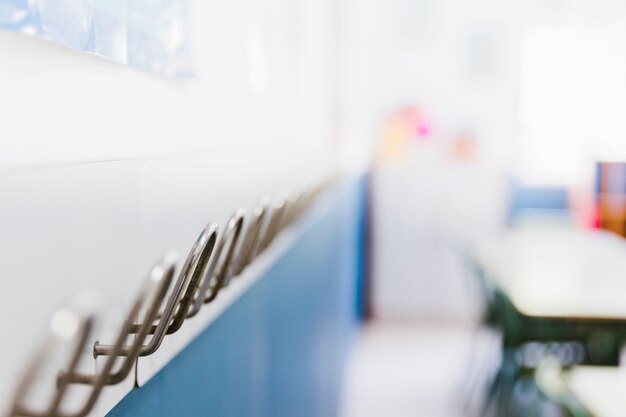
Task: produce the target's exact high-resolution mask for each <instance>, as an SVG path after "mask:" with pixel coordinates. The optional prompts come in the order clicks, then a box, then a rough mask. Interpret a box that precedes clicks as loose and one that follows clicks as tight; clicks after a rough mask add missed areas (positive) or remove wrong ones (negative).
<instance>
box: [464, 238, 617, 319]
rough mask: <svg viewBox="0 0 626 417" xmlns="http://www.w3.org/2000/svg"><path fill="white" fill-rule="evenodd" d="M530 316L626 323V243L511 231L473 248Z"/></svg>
mask: <svg viewBox="0 0 626 417" xmlns="http://www.w3.org/2000/svg"><path fill="white" fill-rule="evenodd" d="M473 249H474V250H473V256H474V258H475V260H476V261H477V262H478V264H479V265H480V266H481V268H483V269H484V271H485V272H487V276H488V277H489V279H492V280H493V282H494V283H495V284H496V285H497V286H498V287H500V288H501V289H502V290H503V291H504V292H505V293H506V294H507V296H509V298H510V299H511V301H512V302H513V304H514V305H515V307H516V308H517V309H518V310H519V311H520V312H522V313H523V314H526V315H528V316H535V317H565V318H587V319H619V320H622V319H623V320H626V240H625V239H623V238H621V237H619V236H617V235H614V234H611V233H608V232H603V231H591V230H576V229H571V228H522V229H510V230H506V231H504V232H503V233H501V234H500V235H499V236H496V237H493V238H490V239H487V240H483V241H481V242H478V243H477V244H476V245H474V246H473Z"/></svg>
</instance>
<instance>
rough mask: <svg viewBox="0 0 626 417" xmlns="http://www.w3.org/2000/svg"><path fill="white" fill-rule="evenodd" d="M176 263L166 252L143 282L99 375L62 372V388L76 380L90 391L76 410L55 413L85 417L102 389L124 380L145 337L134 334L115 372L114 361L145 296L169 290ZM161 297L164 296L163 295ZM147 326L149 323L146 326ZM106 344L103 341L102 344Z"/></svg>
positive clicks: (154, 310) (152, 309) (156, 305)
mask: <svg viewBox="0 0 626 417" xmlns="http://www.w3.org/2000/svg"><path fill="white" fill-rule="evenodd" d="M175 263H176V256H175V255H167V256H165V257H164V258H163V260H162V261H161V262H160V263H159V264H157V265H156V266H155V267H154V268H153V269H152V271H151V273H150V280H149V281H148V282H147V283H146V284H145V285H144V287H143V288H142V291H141V294H140V297H138V299H137V300H136V301H135V303H134V304H133V306H132V308H131V311H130V313H129V316H130V317H129V319H128V320H126V321H125V322H124V324H123V326H122V329H121V330H120V332H119V334H118V336H117V340H116V341H115V344H113V345H111V346H106V348H108V349H109V350H110V356H109V357H108V358H107V360H106V361H105V362H104V366H103V367H102V370H101V371H100V373H99V374H97V375H87V374H80V373H77V372H75V370H72V371H70V372H66V373H65V374H61V375H60V376H59V378H58V380H57V385H58V387H59V389H61V388H64V387H68V386H69V385H70V384H71V383H73V382H79V383H82V384H90V385H92V388H91V391H90V393H89V395H88V396H87V399H86V400H85V402H84V403H83V405H82V406H81V407H80V408H79V409H78V410H76V411H74V412H59V413H56V414H55V417H85V416H86V415H88V414H89V413H90V412H91V410H92V409H93V407H94V406H95V405H96V401H97V400H98V397H99V396H100V393H101V392H102V389H103V388H104V387H105V386H106V385H112V384H117V383H119V382H121V381H122V380H124V378H126V376H127V375H128V373H129V372H130V370H131V369H132V366H133V364H134V362H135V359H136V358H137V354H138V351H139V350H140V348H141V345H142V342H143V340H142V339H141V338H140V337H136V338H135V342H134V343H133V345H132V346H131V352H130V353H129V354H127V355H126V356H127V357H126V358H125V359H124V360H123V362H122V366H121V367H120V369H119V370H118V371H117V372H115V373H114V372H113V367H114V366H115V363H116V362H117V360H118V359H119V356H124V355H123V354H122V350H123V349H124V348H126V346H125V345H124V343H125V342H126V339H127V338H128V336H129V335H130V334H131V328H132V326H133V322H134V317H136V316H137V315H138V314H139V312H140V310H141V307H142V305H143V303H144V301H145V299H146V298H149V296H150V293H151V292H155V293H156V294H155V295H156V297H155V298H156V299H158V298H159V297H158V296H159V295H161V296H162V295H164V294H165V293H166V292H167V288H168V287H169V283H170V282H171V280H172V277H173V275H174V268H175ZM161 300H162V297H161ZM152 304H153V305H151V306H150V307H149V308H148V312H147V314H149V315H155V314H156V313H157V312H158V309H159V304H160V303H152ZM146 327H147V326H146ZM145 335H146V332H145V330H144V332H143V336H144V337H145ZM97 346H98V344H97V343H96V346H94V355H95V350H96V347H97ZM100 346H103V345H100Z"/></svg>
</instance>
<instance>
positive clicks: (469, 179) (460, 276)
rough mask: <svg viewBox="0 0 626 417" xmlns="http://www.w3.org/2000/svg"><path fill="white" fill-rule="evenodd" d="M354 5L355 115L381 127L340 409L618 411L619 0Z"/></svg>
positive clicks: (624, 150)
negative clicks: (356, 319)
mask: <svg viewBox="0 0 626 417" xmlns="http://www.w3.org/2000/svg"><path fill="white" fill-rule="evenodd" d="M342 10H343V11H344V16H343V17H344V19H343V20H342V22H343V23H344V25H343V27H342V30H343V32H344V34H345V35H344V51H345V55H344V56H343V63H344V67H343V74H344V77H343V78H342V79H343V80H344V82H343V84H342V92H343V100H344V101H343V107H342V109H343V111H344V114H345V119H343V120H344V131H343V134H345V135H346V137H345V139H346V143H347V144H350V143H355V144H356V143H358V142H359V140H362V138H363V137H370V138H372V143H374V146H373V147H372V158H371V160H372V161H373V162H372V167H373V169H372V171H371V177H370V182H369V186H370V193H371V194H370V202H371V206H370V213H369V216H370V221H371V223H370V224H371V236H370V237H371V248H370V251H371V252H370V253H371V255H372V258H371V262H370V263H369V266H370V275H369V279H370V281H369V287H368V290H369V291H368V297H367V302H368V304H367V306H368V309H367V314H368V315H369V317H370V318H371V321H370V322H368V324H367V326H366V328H365V333H364V334H363V335H362V336H361V338H360V339H359V340H360V341H359V344H358V345H357V348H356V354H355V356H354V357H353V358H352V362H351V368H350V373H349V374H348V375H349V380H348V381H349V382H348V385H347V391H346V392H347V394H346V398H347V400H346V401H347V403H346V404H347V405H346V408H345V409H344V410H345V413H346V416H350V417H352V416H355V417H356V416H370V415H371V416H375V415H385V414H386V415H395V416H410V415H432V416H462V415H495V416H531V415H532V416H544V415H545V416H557V415H559V416H560V415H562V416H579V415H594V416H604V415H606V416H609V415H620V414H621V413H623V409H624V408H623V404H620V400H619V399H618V398H619V396H620V395H621V396H622V397H623V394H624V393H626V377H625V376H624V375H626V374H624V372H623V370H622V369H621V368H620V367H619V366H618V365H619V351H620V350H621V340H623V336H624V330H625V328H624V323H625V322H624V319H625V318H626V317H624V316H623V313H624V310H623V309H622V308H621V307H620V304H621V303H622V300H623V299H624V295H625V294H626V284H625V283H626V270H624V269H623V268H624V266H626V261H625V260H626V245H624V243H625V242H624V241H623V236H625V233H626V230H625V229H624V222H625V221H626V217H625V215H626V200H625V197H626V164H625V163H624V161H626V141H625V140H624V139H625V137H626V132H625V128H624V126H625V125H624V122H623V117H624V114H626V90H625V89H626V75H625V74H626V68H625V67H624V66H625V65H626V32H624V27H625V26H624V23H625V22H626V6H625V5H624V4H623V3H622V2H619V1H604V0H602V1H597V2H596V1H594V2H589V1H558V0H557V1H546V0H532V1H517V0H509V1H489V0H478V1H471V2H464V1H454V0H433V1H429V0H395V1H387V2H382V3H381V2H376V1H359V2H356V1H346V2H344V4H343V8H342ZM356 148H357V146H356V145H354V149H356ZM486 248H487V249H486ZM494 265H495V266H494ZM598 287H604V288H598ZM588 327H590V328H591V329H589V328H588ZM564 329H565V330H564ZM598 340H602V342H598ZM595 343H600V344H602V346H603V347H597V346H596V345H595ZM594 346H596V347H594ZM603 349H605V350H606V351H610V352H611V353H606V352H605V353H606V356H603V357H602V358H601V359H600V358H598V357H594V355H596V356H598V355H600V354H599V353H598V352H596V351H601V352H604V350H603ZM572 351H575V352H578V353H577V355H578V356H577V357H576V358H575V359H572V358H571V357H570V356H571V355H573V354H572V353H571V352H572ZM528 352H531V353H528ZM564 352H565V353H564ZM524 355H530V356H533V358H532V360H530V359H527V360H526V361H525V360H524V359H523V358H524ZM543 367H545V368H547V369H546V370H545V372H544V374H547V375H548V376H547V377H546V376H545V375H544V374H542V373H541V372H540V371H539V370H540V369H543ZM546 380H547V382H546ZM620 393H621V394H620Z"/></svg>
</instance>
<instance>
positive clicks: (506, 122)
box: [341, 0, 523, 320]
mask: <svg viewBox="0 0 626 417" xmlns="http://www.w3.org/2000/svg"><path fill="white" fill-rule="evenodd" d="M522 6H523V2H521V1H517V0H506V1H501V0H476V1H471V2H468V1H463V0H391V1H385V2H379V1H375V0H366V1H361V0H359V1H356V0H344V1H343V7H342V12H343V20H342V22H344V26H343V27H342V29H343V33H344V34H345V38H344V44H343V45H342V47H343V51H345V54H344V56H343V60H344V61H343V62H344V64H345V66H344V67H343V69H342V84H341V85H342V106H341V110H342V114H343V115H344V118H343V119H342V120H343V121H344V124H343V126H342V127H343V133H344V134H345V138H346V141H345V142H344V143H342V145H343V146H345V148H346V149H347V151H346V154H350V155H352V156H354V155H358V158H356V159H353V160H352V161H353V162H354V163H355V164H356V165H359V164H361V165H363V164H367V163H368V162H369V161H371V156H372V152H373V150H374V149H375V148H376V146H375V144H376V143H377V142H378V141H380V140H381V139H382V128H383V123H384V121H385V118H386V117H387V116H388V115H390V114H391V113H392V112H394V111H396V110H398V109H399V108H401V107H402V106H405V105H417V106H419V107H420V108H421V109H422V110H423V111H425V112H426V113H427V114H428V115H429V116H430V118H431V119H432V124H433V128H432V129H433V133H432V138H431V139H430V142H429V143H426V144H423V145H422V146H417V145H415V146H413V148H412V149H411V150H410V151H409V154H408V155H405V157H404V158H401V160H399V161H396V162H390V163H388V164H385V165H381V166H379V167H378V171H377V173H376V175H375V178H374V183H373V186H374V190H375V191H374V194H375V199H374V201H375V203H374V208H373V210H374V244H375V250H374V269H373V273H374V284H373V302H374V313H375V314H376V315H377V316H379V317H383V318H390V317H394V318H398V317H400V318H430V319H444V320H449V319H453V320H456V319H459V318H461V319H463V318H465V317H466V316H467V314H468V311H469V310H468V308H469V307H470V305H471V302H470V301H469V300H468V298H469V296H468V294H470V293H469V292H468V291H467V287H466V283H465V281H464V278H463V277H462V265H461V263H460V260H459V256H458V248H459V244H460V242H461V241H462V240H465V239H469V238H471V237H472V236H475V235H476V234H481V233H488V232H489V231H490V230H493V229H494V228H495V227H497V226H498V225H499V224H501V222H502V220H503V217H504V211H505V207H504V206H505V204H504V194H505V190H506V182H505V178H504V177H503V172H504V171H505V170H506V169H507V167H508V166H509V165H510V164H511V161H512V160H513V156H514V152H513V149H514V145H515V141H516V137H517V136H518V125H519V124H518V120H517V110H518V103H517V96H518V91H517V90H518V78H519V72H518V67H519V38H520V34H521V27H522V24H523V22H522V20H521V19H520V17H521V14H520V11H521V9H522ZM461 130H470V131H473V132H474V134H475V136H476V137H477V141H478V142H477V145H478V149H477V152H478V155H477V159H476V160H475V161H472V162H468V163H455V162H454V161H451V160H450V159H449V156H448V152H449V151H448V149H449V146H450V142H451V140H452V139H453V137H454V136H455V135H456V134H457V133H458V132H459V131H461Z"/></svg>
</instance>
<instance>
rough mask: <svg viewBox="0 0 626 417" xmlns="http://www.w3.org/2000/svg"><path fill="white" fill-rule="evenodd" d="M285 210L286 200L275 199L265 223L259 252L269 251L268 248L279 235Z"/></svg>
mask: <svg viewBox="0 0 626 417" xmlns="http://www.w3.org/2000/svg"><path fill="white" fill-rule="evenodd" d="M284 210H285V200H284V199H283V198H281V197H278V198H275V199H274V201H273V202H272V210H271V212H270V214H269V216H268V219H267V221H266V222H265V227H264V229H263V232H262V238H261V243H260V245H259V252H262V251H264V250H265V249H267V247H268V246H269V245H270V243H271V242H272V240H273V239H274V237H275V236H276V234H277V233H278V231H279V227H280V222H281V218H282V216H283V213H284Z"/></svg>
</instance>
